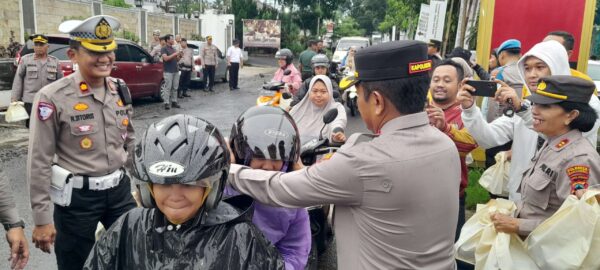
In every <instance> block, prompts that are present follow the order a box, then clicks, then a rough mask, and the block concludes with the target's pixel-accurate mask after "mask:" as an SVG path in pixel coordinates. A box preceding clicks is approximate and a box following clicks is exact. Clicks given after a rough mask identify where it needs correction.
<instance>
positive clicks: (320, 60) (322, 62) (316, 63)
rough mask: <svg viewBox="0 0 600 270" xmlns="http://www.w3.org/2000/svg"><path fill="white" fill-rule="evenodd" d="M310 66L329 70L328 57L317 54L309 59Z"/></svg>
mask: <svg viewBox="0 0 600 270" xmlns="http://www.w3.org/2000/svg"><path fill="white" fill-rule="evenodd" d="M310 64H311V65H312V67H313V68H315V67H326V68H329V57H327V55H324V54H317V55H315V56H313V58H311V59H310Z"/></svg>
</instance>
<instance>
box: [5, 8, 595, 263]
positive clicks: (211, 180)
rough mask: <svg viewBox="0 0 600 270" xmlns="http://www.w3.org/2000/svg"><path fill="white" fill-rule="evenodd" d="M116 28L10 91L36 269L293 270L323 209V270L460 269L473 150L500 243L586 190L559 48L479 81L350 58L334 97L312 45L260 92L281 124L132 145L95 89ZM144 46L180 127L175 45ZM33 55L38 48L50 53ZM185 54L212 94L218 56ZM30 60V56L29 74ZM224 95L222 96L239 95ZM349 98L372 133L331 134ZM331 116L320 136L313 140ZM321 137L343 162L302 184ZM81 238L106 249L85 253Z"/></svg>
mask: <svg viewBox="0 0 600 270" xmlns="http://www.w3.org/2000/svg"><path fill="white" fill-rule="evenodd" d="M119 26H120V23H119V21H118V20H117V19H116V18H113V17H111V16H105V15H100V16H93V17H90V18H88V19H86V20H82V21H79V22H77V23H73V22H72V21H71V22H70V23H69V24H68V25H64V26H62V27H60V29H61V31H63V32H65V33H67V34H69V36H70V39H71V40H70V44H69V46H70V48H69V51H68V56H69V58H70V59H71V60H72V61H73V62H75V63H77V64H78V66H79V69H78V70H77V71H75V72H74V74H72V75H70V76H67V77H65V78H60V76H58V75H57V76H51V74H48V75H47V76H43V77H44V79H45V80H44V81H43V82H41V84H42V86H43V87H41V90H39V91H37V92H36V93H29V92H27V91H22V93H26V94H28V95H33V96H34V97H33V99H31V97H27V98H28V99H27V101H30V103H31V105H30V107H31V108H32V109H31V130H30V133H31V135H30V141H29V152H28V159H27V178H28V183H29V190H30V194H31V206H32V211H33V220H34V223H35V227H34V229H33V236H32V240H33V243H34V244H35V246H36V247H37V248H39V249H41V250H42V251H44V252H47V253H50V251H51V248H52V246H54V251H55V253H56V257H57V263H58V268H59V269H141V268H143V269H165V268H168V269H196V268H200V267H201V268H208V269H304V268H305V267H306V264H307V261H308V257H309V252H310V249H311V241H312V239H311V228H310V221H309V217H308V213H307V210H306V209H305V208H304V207H309V206H315V205H329V204H334V205H335V206H336V208H335V209H336V210H335V211H336V212H335V215H333V219H334V223H335V234H336V241H337V245H336V248H337V256H338V260H337V262H338V268H339V269H456V268H457V267H458V269H470V268H472V266H470V265H465V264H463V263H460V262H459V263H458V264H457V262H456V261H455V259H454V242H455V241H456V239H457V238H458V237H459V236H460V233H461V228H462V226H463V224H464V223H465V199H466V196H468V194H466V193H465V188H466V186H467V183H468V177H467V175H468V168H467V164H466V156H467V155H468V154H469V153H470V152H471V151H472V150H473V149H475V148H477V147H478V146H480V147H483V148H485V149H486V151H487V153H486V154H487V155H488V156H493V155H495V153H497V152H499V151H509V152H510V156H511V159H512V164H511V168H510V180H509V184H508V186H509V197H508V199H510V200H511V201H513V202H515V203H516V204H517V215H516V216H515V217H512V216H508V215H505V214H500V213H494V214H492V215H491V219H492V221H493V224H494V227H495V229H496V230H497V231H498V232H506V233H514V234H518V235H520V236H522V237H526V236H527V235H528V234H530V233H531V232H532V231H533V230H534V229H535V228H536V227H537V226H538V225H539V224H540V223H541V222H543V221H544V220H545V219H547V218H548V217H550V216H551V215H552V214H553V213H555V212H556V211H557V210H558V208H559V207H560V206H561V204H562V203H563V202H564V201H565V199H566V198H567V197H568V196H569V195H577V196H581V195H582V194H583V192H585V191H586V190H587V188H588V187H589V186H590V185H594V184H598V178H597V177H598V175H600V156H599V155H598V153H597V152H596V150H595V146H596V142H597V141H596V140H597V132H598V128H599V126H600V121H599V120H598V113H599V112H600V100H599V99H598V97H597V96H596V90H595V86H594V84H593V82H591V80H590V79H589V78H588V77H586V76H585V75H584V74H582V73H579V72H577V71H575V70H572V69H570V65H569V61H568V59H569V55H570V53H571V52H572V49H573V38H572V36H571V35H570V34H568V33H566V32H560V31H557V32H551V33H549V34H548V36H547V37H546V39H544V40H542V41H540V43H538V44H536V45H535V46H533V47H532V48H531V49H530V50H529V51H528V52H525V53H523V52H522V51H521V43H520V42H519V41H518V40H516V39H510V40H507V41H505V42H503V43H502V44H501V45H500V46H499V47H498V48H497V49H495V51H494V53H493V54H492V56H490V70H488V71H486V70H484V69H483V68H482V67H481V66H479V65H478V64H476V63H474V62H472V61H471V55H470V52H469V51H468V50H466V49H463V48H455V49H454V50H452V52H451V53H450V54H449V55H447V56H446V57H445V58H442V57H441V55H440V53H439V47H440V43H439V42H437V41H431V42H430V43H429V44H426V43H423V42H419V41H396V42H387V43H383V44H379V45H376V46H371V47H367V48H360V49H358V48H351V49H350V51H349V53H348V55H347V57H345V60H344V61H343V62H344V63H343V65H342V66H343V68H344V69H345V71H346V74H347V77H345V78H344V79H343V81H344V83H343V84H341V86H342V87H337V85H338V81H337V79H336V78H334V77H333V76H332V74H331V69H330V62H329V59H328V57H327V56H326V55H325V54H322V53H320V52H319V44H318V42H315V41H311V42H309V48H308V49H307V51H305V52H303V53H302V54H301V55H300V63H299V68H296V67H295V66H294V64H293V59H294V54H293V53H292V52H291V51H290V50H289V49H281V50H279V51H278V52H277V53H276V55H275V58H276V59H277V62H278V68H277V71H276V72H275V74H274V77H273V80H274V81H277V82H283V83H285V85H286V87H285V89H286V91H289V92H290V93H291V94H293V96H294V103H293V105H292V107H291V108H290V109H289V112H288V111H285V110H282V109H280V108H277V107H260V106H259V107H252V108H250V109H248V110H246V111H245V112H244V113H243V114H242V115H240V116H239V118H238V119H237V120H236V122H235V123H234V125H233V127H232V132H231V135H230V137H229V140H226V139H225V138H224V136H223V135H222V134H221V132H220V131H219V130H218V129H217V128H216V127H215V126H214V125H213V124H211V123H210V122H209V121H206V120H204V119H200V118H198V117H195V116H191V115H185V114H178V115H174V116H169V117H166V118H164V119H162V120H159V121H157V122H156V123H153V124H151V125H150V126H149V127H148V128H147V130H145V131H144V132H142V134H141V135H140V134H139V133H136V132H135V131H134V130H133V126H132V124H131V117H132V112H133V108H132V106H131V99H130V95H129V93H128V90H127V88H126V87H124V82H123V81H122V80H119V79H114V78H111V77H110V71H111V65H112V63H113V62H114V60H115V55H114V50H115V49H116V43H115V40H114V36H113V34H112V33H113V32H114V31H116V30H117V29H118V28H119ZM107 28H108V29H109V30H110V31H107ZM90 37H93V38H90ZM154 38H155V40H154V42H153V44H151V46H150V48H149V51H150V53H151V54H152V56H153V57H156V58H157V59H160V61H162V62H163V65H164V67H165V68H164V78H165V86H164V88H163V91H162V97H163V99H164V106H165V109H170V108H171V107H174V108H179V105H178V102H177V101H178V98H183V97H187V96H188V95H187V92H186V91H187V84H188V83H189V73H190V72H193V71H194V64H193V58H192V55H193V53H191V52H190V48H189V47H187V44H186V40H185V39H184V38H180V37H177V36H175V37H173V36H172V35H165V36H163V37H161V36H160V33H159V32H157V31H155V32H154ZM32 39H33V41H34V42H36V48H37V47H44V44H45V43H47V40H46V41H45V42H44V40H45V39H44V37H43V36H42V35H37V36H35V37H32ZM161 42H162V44H161ZM38 43H39V44H38ZM238 45H239V43H237V42H236V43H234V46H233V47H232V48H230V50H228V51H230V52H228V53H227V62H228V65H229V66H230V67H232V68H240V67H241V66H243V63H242V60H241V55H239V52H238V51H237V49H239V47H238ZM200 54H201V57H202V65H203V70H204V71H205V78H206V79H208V83H207V89H208V91H212V87H213V82H212V81H213V80H214V70H215V66H216V65H217V64H218V59H217V58H218V55H219V52H218V49H216V47H215V46H214V45H212V38H211V37H210V36H209V37H207V43H206V46H205V47H203V48H201V52H200ZM42 56H43V55H41V54H38V51H37V50H36V54H35V55H34V56H31V58H33V59H40V58H43V57H42ZM46 57H47V56H46ZM44 59H47V60H46V61H47V62H45V64H46V65H52V62H51V60H52V59H51V58H44ZM234 64H238V65H237V66H236V67H234ZM29 65H32V66H33V65H35V63H32V64H29ZM48 71H50V68H48ZM235 74H236V76H237V70H236V72H235ZM475 75H477V77H479V78H480V79H482V80H492V81H493V82H494V83H495V84H497V85H498V89H497V91H496V92H495V93H494V96H493V97H488V98H487V99H484V100H483V102H482V103H481V108H480V107H479V106H478V105H476V102H475V97H476V95H477V89H476V88H475V87H473V86H472V85H471V84H469V83H468V82H469V81H470V80H472V79H473V78H474V77H475ZM36 83H38V84H39V83H40V82H36ZM229 86H230V89H231V90H235V89H237V79H236V80H231V79H230V85H229ZM349 87H355V89H356V93H357V95H358V97H357V106H358V109H359V111H360V115H361V118H362V120H363V122H364V123H365V125H366V127H367V129H368V130H369V131H370V132H371V133H369V134H367V133H365V134H361V133H357V134H353V135H351V136H348V137H347V136H346V134H345V129H346V124H347V118H346V111H345V108H344V106H343V105H342V104H341V103H340V102H339V98H340V96H341V95H343V94H342V93H341V92H344V91H345V90H347V89H348V88H349ZM21 95H23V96H25V94H21ZM21 98H22V99H24V98H23V97H13V99H15V100H20V99H21ZM332 110H334V111H337V116H336V117H335V119H333V121H330V122H328V123H323V117H324V116H325V115H326V114H327V113H328V112H329V111H332ZM509 111H512V112H514V114H511V113H509ZM321 137H322V138H326V139H328V140H330V141H332V142H338V143H345V144H344V146H343V147H341V148H340V149H339V150H338V152H337V153H335V154H334V155H333V156H331V157H330V158H328V159H327V160H323V161H322V162H319V163H317V164H314V165H312V166H309V167H304V165H303V164H302V163H301V162H300V160H299V156H300V151H301V145H302V144H304V143H306V142H308V141H310V140H313V139H314V138H321ZM487 165H488V166H491V163H487ZM130 176H132V179H133V180H135V185H134V186H135V189H136V190H135V191H136V193H135V194H137V195H138V196H137V197H135V200H134V197H133V196H132V195H131V192H130V191H131V185H130ZM0 184H4V183H2V182H0ZM0 190H1V191H2V192H5V191H4V190H5V189H0ZM9 195H10V194H7V193H6V192H5V193H3V194H2V195H1V196H0V199H2V200H3V201H2V205H8V206H9V207H8V208H7V209H8V210H6V211H3V212H2V213H1V214H2V218H3V219H2V222H3V224H4V225H5V228H6V229H7V231H8V233H7V240H8V242H9V245H10V246H11V258H10V259H11V260H12V267H13V268H20V269H22V268H24V267H25V265H26V264H27V261H28V259H29V248H28V245H27V241H26V240H25V235H24V233H23V227H24V223H23V221H22V220H20V219H19V215H18V213H16V209H15V207H14V202H12V201H11V197H10V196H9ZM136 203H137V206H142V207H136ZM98 223H101V224H102V225H103V226H104V227H105V228H107V231H106V232H105V233H104V234H102V236H101V237H100V238H99V239H96V236H95V230H96V226H97V224H98ZM457 265H458V266H457Z"/></svg>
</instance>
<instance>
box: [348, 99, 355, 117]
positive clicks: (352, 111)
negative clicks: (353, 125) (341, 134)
mask: <svg viewBox="0 0 600 270" xmlns="http://www.w3.org/2000/svg"><path fill="white" fill-rule="evenodd" d="M355 102H356V100H354V99H353V98H351V99H348V107H349V108H350V115H352V116H356V103H355Z"/></svg>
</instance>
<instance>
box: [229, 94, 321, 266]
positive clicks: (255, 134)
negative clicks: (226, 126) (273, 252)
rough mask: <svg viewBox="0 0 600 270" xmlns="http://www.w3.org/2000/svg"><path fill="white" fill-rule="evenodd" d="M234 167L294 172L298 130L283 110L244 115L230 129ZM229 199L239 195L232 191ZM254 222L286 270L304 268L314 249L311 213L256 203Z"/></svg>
mask: <svg viewBox="0 0 600 270" xmlns="http://www.w3.org/2000/svg"><path fill="white" fill-rule="evenodd" d="M230 147H231V149H232V152H233V156H234V157H235V163H237V164H241V165H246V166H250V167H251V168H254V169H262V170H268V171H283V172H289V171H292V169H293V165H294V164H295V163H296V161H297V160H298V157H299V152H300V138H299V136H298V129H297V128H296V124H295V123H294V120H293V119H292V118H291V116H290V115H289V114H288V113H287V112H285V111H283V110H282V109H280V108H276V107H269V106H259V107H252V108H250V109H248V110H247V111H246V112H244V113H242V115H240V117H239V118H238V120H237V121H236V122H235V123H234V124H233V127H232V129H231V138H230ZM225 194H226V195H235V194H238V193H237V192H236V191H235V190H233V189H232V188H231V187H229V186H228V187H226V188H225ZM254 207H255V208H254V217H253V218H252V221H253V222H254V224H256V226H257V227H258V228H259V229H260V230H261V231H262V232H263V233H264V234H265V236H266V238H267V239H269V241H271V243H273V245H275V247H277V249H278V250H279V252H280V253H281V255H282V257H283V260H284V261H285V269H286V270H302V269H304V268H305V266H306V263H307V260H308V254H309V253H310V249H311V230H310V220H309V216H308V212H307V210H306V209H304V208H296V209H289V208H282V207H272V206H268V205H265V204H262V203H258V202H255V205H254Z"/></svg>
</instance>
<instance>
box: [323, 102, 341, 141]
mask: <svg viewBox="0 0 600 270" xmlns="http://www.w3.org/2000/svg"><path fill="white" fill-rule="evenodd" d="M337 115H338V110H337V109H336V108H333V109H331V110H329V111H327V112H326V113H325V115H323V123H324V125H323V127H322V128H321V131H320V132H319V141H320V140H322V139H323V129H325V126H327V124H329V123H331V122H333V120H335V118H336V117H337Z"/></svg>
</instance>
